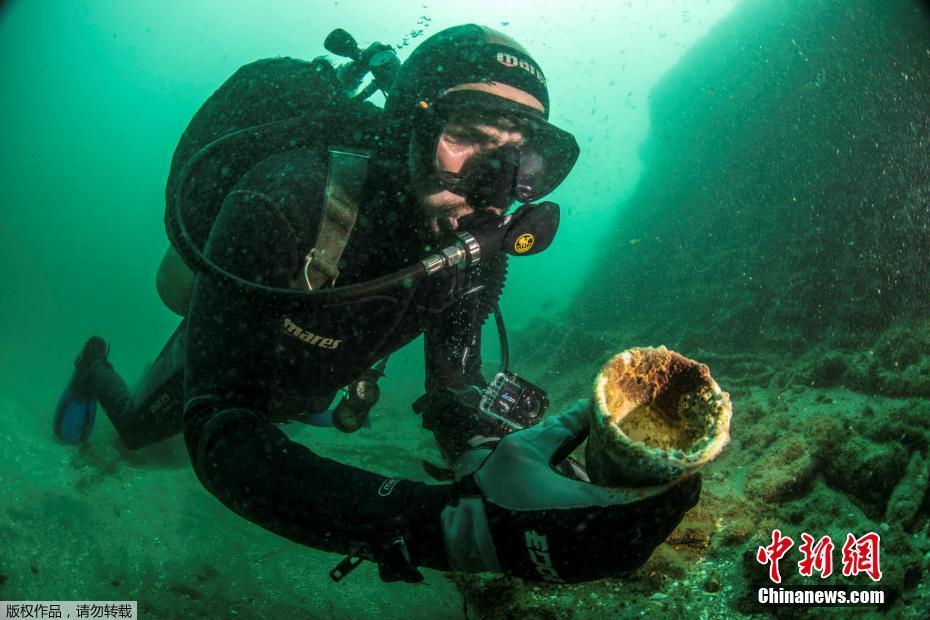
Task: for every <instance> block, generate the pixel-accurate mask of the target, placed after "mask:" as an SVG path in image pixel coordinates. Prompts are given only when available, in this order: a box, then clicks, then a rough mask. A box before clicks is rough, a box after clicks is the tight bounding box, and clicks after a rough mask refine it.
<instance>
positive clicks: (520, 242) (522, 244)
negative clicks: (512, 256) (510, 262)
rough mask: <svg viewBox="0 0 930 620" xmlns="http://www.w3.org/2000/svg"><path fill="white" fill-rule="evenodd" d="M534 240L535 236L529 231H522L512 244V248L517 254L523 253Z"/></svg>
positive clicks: (527, 250) (531, 245)
mask: <svg viewBox="0 0 930 620" xmlns="http://www.w3.org/2000/svg"><path fill="white" fill-rule="evenodd" d="M535 242H536V238H535V237H533V235H531V234H530V233H523V234H522V235H520V236H519V237H517V241H516V243H514V244H513V249H514V250H516V252H517V254H523V253H524V252H529V251H530V250H531V249H532V247H533V244H534V243H535Z"/></svg>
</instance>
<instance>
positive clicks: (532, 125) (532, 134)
mask: <svg viewBox="0 0 930 620" xmlns="http://www.w3.org/2000/svg"><path fill="white" fill-rule="evenodd" d="M425 109H426V110H427V111H428V113H429V114H430V115H431V117H432V120H433V131H432V132H426V133H427V135H430V136H431V138H430V139H429V142H428V144H425V145H423V148H424V151H425V152H428V153H432V154H433V157H434V161H433V165H434V167H435V170H436V173H437V177H438V179H439V182H440V183H441V184H442V186H443V188H444V189H447V190H449V191H450V192H452V193H454V194H458V195H459V196H465V197H466V198H469V199H470V202H473V203H475V202H476V203H477V204H475V205H474V206H482V205H489V204H493V205H495V206H500V207H506V206H509V203H510V202H512V201H513V200H514V199H516V200H517V201H519V202H523V203H527V202H533V201H535V200H538V199H540V198H542V197H543V196H545V195H546V194H548V193H550V192H551V191H552V190H554V189H555V188H556V187H557V186H558V185H559V184H560V183H561V182H562V181H563V180H565V177H567V176H568V173H569V172H571V169H572V167H573V166H574V165H575V161H576V160H577V159H578V153H579V149H578V143H577V142H576V141H575V138H574V136H572V134H570V133H568V132H567V131H563V130H562V129H559V128H558V127H556V126H554V125H552V124H550V123H549V122H547V121H546V119H545V118H544V116H543V113H542V112H539V111H537V110H535V109H533V108H530V107H528V106H525V105H522V104H519V103H517V102H515V101H511V100H509V99H505V98H504V97H499V96H497V95H493V94H490V93H486V92H482V91H475V90H457V91H453V92H449V93H447V94H446V95H444V96H443V97H441V98H440V99H438V100H437V101H436V102H435V103H434V104H432V105H427V107H426V108H425ZM481 125H485V126H487V125H490V126H491V127H497V128H501V129H502V130H503V131H504V132H506V133H508V134H510V133H512V134H515V135H519V139H518V140H515V141H513V142H508V143H505V144H504V145H502V146H500V147H496V148H495V147H490V148H489V147H488V146H487V144H479V142H481V141H482V140H484V137H483V136H482V135H480V132H478V135H474V133H473V134H472V136H470V135H469V133H468V131H469V129H468V128H472V129H471V130H470V131H472V132H474V127H476V126H479V127H480V126H481ZM449 126H453V127H459V128H465V132H464V133H459V134H457V135H456V137H455V140H456V141H457V142H465V143H466V146H467V142H468V141H469V140H474V142H475V144H474V148H471V149H470V152H471V155H470V156H469V157H468V159H467V160H466V161H465V162H464V163H463V164H462V165H461V167H460V168H459V169H458V170H455V171H450V170H445V169H444V168H443V166H442V165H441V164H440V163H439V160H438V159H437V158H435V154H436V152H437V151H436V148H437V146H438V143H439V140H440V138H441V137H442V136H443V135H444V134H443V131H444V129H445V128H446V127H449ZM502 202H506V203H507V204H501V203H502Z"/></svg>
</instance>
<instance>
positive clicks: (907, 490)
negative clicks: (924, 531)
mask: <svg viewBox="0 0 930 620" xmlns="http://www.w3.org/2000/svg"><path fill="white" fill-rule="evenodd" d="M928 483H930V459H926V458H924V457H923V455H921V454H915V455H913V456H912V457H911V461H910V462H909V463H908V464H907V470H906V471H905V472H904V477H903V478H902V479H901V481H900V482H899V483H898V484H897V486H895V488H894V489H893V490H892V491H891V496H890V497H889V498H888V508H887V509H886V510H885V523H891V524H898V525H900V526H901V527H902V528H903V529H904V530H905V531H911V530H912V528H913V526H914V525H915V522H916V520H917V515H918V513H919V512H920V508H921V506H922V505H923V503H924V496H925V494H926V493H927V485H928Z"/></svg>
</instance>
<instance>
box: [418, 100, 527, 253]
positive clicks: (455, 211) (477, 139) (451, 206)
mask: <svg viewBox="0 0 930 620" xmlns="http://www.w3.org/2000/svg"><path fill="white" fill-rule="evenodd" d="M461 88H473V89H475V90H486V91H488V92H492V93H493V94H495V95H498V96H502V97H505V98H507V99H511V100H512V101H517V102H518V103H522V104H525V105H529V106H531V107H536V108H538V109H540V110H541V109H542V104H541V103H539V102H538V100H536V99H535V98H533V97H532V96H530V95H528V94H527V93H525V92H524V91H521V90H518V89H516V88H513V87H512V86H507V85H506V84H493V83H492V84H475V85H464V86H463V87H461ZM530 100H531V101H530ZM522 142H523V135H522V134H521V133H520V131H519V130H518V129H517V128H515V127H514V126H513V123H511V122H510V121H508V120H507V119H504V118H484V119H475V118H469V119H455V118H453V119H450V120H449V122H447V123H446V125H445V126H444V127H443V130H442V133H441V134H440V135H439V141H438V142H437V144H436V165H437V166H438V167H439V168H441V169H443V170H446V171H448V172H454V173H457V172H460V171H461V170H462V168H463V167H464V166H465V164H466V163H467V162H468V160H469V159H471V158H472V157H475V156H477V155H488V154H491V153H493V152H494V151H496V150H498V149H501V148H503V147H507V146H519V145H520V144H521V143H522ZM413 185H414V190H415V191H416V194H417V198H418V200H419V202H420V205H421V207H422V208H423V211H424V214H425V216H426V226H427V227H428V229H429V231H430V232H431V233H433V234H434V235H438V234H439V233H440V232H442V231H450V230H457V229H458V228H459V219H460V218H462V217H464V216H466V215H469V214H471V213H474V211H475V208H474V207H473V206H472V205H470V204H468V201H467V199H466V198H465V197H463V196H460V195H458V194H454V193H452V192H451V191H449V190H447V189H443V188H441V186H439V185H438V184H437V182H436V180H435V179H423V178H417V176H414V179H413ZM505 208H506V206H505V207H485V209H487V210H489V211H492V212H494V213H496V214H497V215H501V214H502V212H503V210H504V209H505Z"/></svg>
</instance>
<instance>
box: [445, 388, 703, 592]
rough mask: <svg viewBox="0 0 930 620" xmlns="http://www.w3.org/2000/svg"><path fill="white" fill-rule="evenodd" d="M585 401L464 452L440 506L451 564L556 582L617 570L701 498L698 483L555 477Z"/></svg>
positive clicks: (575, 438)
mask: <svg viewBox="0 0 930 620" xmlns="http://www.w3.org/2000/svg"><path fill="white" fill-rule="evenodd" d="M590 408H591V402H590V401H589V400H583V401H579V402H578V403H576V404H575V406H574V407H572V408H571V409H569V410H568V411H566V412H564V413H562V414H560V415H557V416H551V417H549V418H547V419H546V420H545V421H544V422H543V423H541V424H538V425H536V426H533V427H531V428H527V429H524V430H522V431H517V432H515V433H513V434H511V435H508V436H506V437H504V438H503V439H502V440H501V441H500V443H499V444H497V446H496V447H495V448H494V449H493V450H489V449H479V450H475V451H473V453H471V454H466V455H463V457H462V460H461V461H460V464H461V465H462V466H463V467H461V468H460V467H459V466H457V468H456V469H457V470H458V471H462V469H468V465H467V463H468V461H470V462H471V464H472V466H474V467H476V468H477V469H476V470H475V471H474V472H473V473H467V474H465V475H463V476H462V477H460V478H459V479H458V480H457V481H456V482H455V483H454V485H453V488H454V492H453V497H456V498H457V501H453V503H451V504H450V505H449V506H447V507H446V508H445V509H444V510H443V512H442V532H443V538H444V540H445V546H446V556H447V560H448V563H449V566H450V567H451V568H452V569H453V570H457V571H462V572H470V573H471V572H483V571H494V572H503V573H506V574H509V575H513V576H516V577H521V578H523V579H528V580H535V581H539V580H545V581H552V582H559V583H562V582H564V583H571V582H579V581H590V580H594V579H600V578H603V577H614V576H618V575H622V574H624V573H627V572H629V571H631V570H634V569H636V568H638V567H639V566H641V565H642V564H643V563H644V562H645V561H646V560H647V559H648V558H649V556H650V555H651V554H652V551H653V549H655V548H656V547H657V546H658V545H659V544H661V543H662V541H664V540H665V539H666V537H667V536H668V535H669V534H670V533H671V532H672V530H673V529H675V527H676V526H677V525H678V523H679V522H680V521H681V519H682V517H683V516H684V514H685V513H686V512H687V511H688V510H689V509H690V508H692V507H693V506H694V505H695V504H696V503H697V501H698V498H699V496H700V491H701V480H700V477H699V476H698V475H693V476H689V477H687V478H685V479H683V480H680V481H678V482H676V483H673V484H669V485H664V486H659V487H650V488H643V489H628V488H606V487H598V486H595V485H593V484H590V483H588V482H582V481H579V480H573V479H570V478H568V477H565V476H564V475H562V474H560V473H558V472H557V471H556V470H555V469H554V466H556V465H558V464H559V463H560V462H561V461H563V460H564V459H565V458H566V457H567V456H568V455H569V453H570V452H571V451H572V450H573V449H575V448H576V447H577V446H578V445H579V444H580V443H581V442H582V441H583V440H584V438H585V437H586V436H587V434H588V420H589V414H590Z"/></svg>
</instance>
